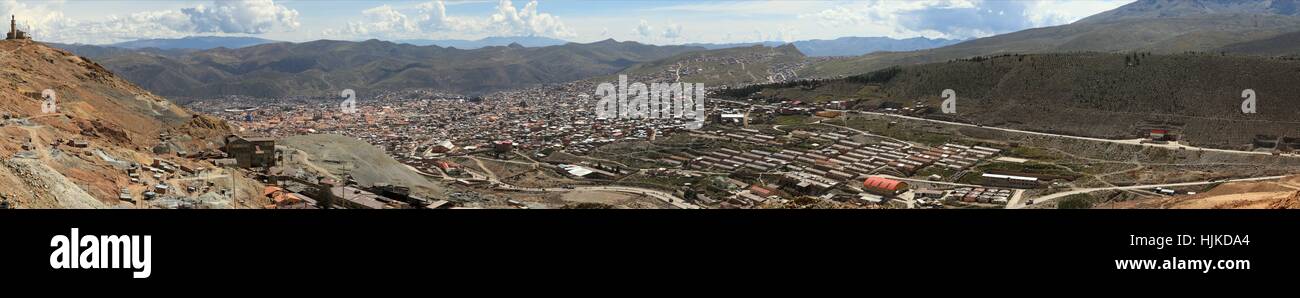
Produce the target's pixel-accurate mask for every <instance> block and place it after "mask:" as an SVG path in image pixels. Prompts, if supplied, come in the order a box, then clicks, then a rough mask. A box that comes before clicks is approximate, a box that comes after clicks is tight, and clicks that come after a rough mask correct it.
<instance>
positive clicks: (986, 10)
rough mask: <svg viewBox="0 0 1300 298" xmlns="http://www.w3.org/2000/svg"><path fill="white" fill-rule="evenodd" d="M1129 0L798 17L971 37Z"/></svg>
mask: <svg viewBox="0 0 1300 298" xmlns="http://www.w3.org/2000/svg"><path fill="white" fill-rule="evenodd" d="M1132 1H1133V0H1093V1H1067V0H1025V1H994V0H917V1H882V0H875V1H866V2H858V3H851V4H847V5H837V6H835V7H832V8H828V9H824V10H822V11H819V12H816V13H811V14H803V15H801V16H800V17H801V18H805V19H814V20H816V21H817V22H818V23H819V24H821V25H822V26H823V27H828V28H841V27H845V26H852V27H855V28H859V29H860V30H859V31H868V32H872V33H875V34H878V35H881V36H890V37H914V36H925V37H945V38H972V37H985V36H990V35H995V34H1002V33H1008V32H1014V31H1019V30H1023V29H1028V28H1034V27H1043V26H1055V25H1062V24H1068V23H1072V22H1074V21H1077V20H1079V19H1081V18H1084V17H1087V16H1090V15H1093V14H1096V13H1099V12H1103V11H1106V10H1110V9H1114V8H1116V7H1119V6H1122V5H1124V4H1126V3H1129V2H1132Z"/></svg>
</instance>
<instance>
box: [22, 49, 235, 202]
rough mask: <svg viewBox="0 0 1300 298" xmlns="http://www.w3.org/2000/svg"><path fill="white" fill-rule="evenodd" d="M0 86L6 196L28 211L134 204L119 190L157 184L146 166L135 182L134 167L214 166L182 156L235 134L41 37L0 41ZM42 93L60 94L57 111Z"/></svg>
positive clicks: (131, 190)
mask: <svg viewBox="0 0 1300 298" xmlns="http://www.w3.org/2000/svg"><path fill="white" fill-rule="evenodd" d="M0 85H3V86H4V87H3V88H0V117H2V118H3V119H2V121H0V160H2V162H0V185H4V187H0V195H3V196H4V197H5V199H6V200H9V201H10V202H12V203H15V204H16V205H17V206H19V207H22V208H102V207H117V206H129V204H128V203H125V202H123V201H121V200H119V199H118V198H119V196H121V192H122V189H124V188H126V189H127V190H128V191H127V192H128V193H130V194H131V196H132V197H134V198H139V197H140V196H139V194H140V193H142V192H143V191H145V190H146V189H147V188H148V187H151V186H154V185H157V184H150V185H144V184H145V183H143V182H154V181H152V179H151V178H152V177H148V176H151V174H152V173H149V174H145V173H148V172H145V173H142V174H141V175H142V176H146V177H144V178H145V180H146V181H143V182H142V183H131V182H130V181H129V180H130V179H129V177H128V175H127V173H126V169H127V168H128V167H130V166H131V164H133V163H136V164H141V165H149V164H151V163H152V162H153V161H154V160H155V159H163V160H167V161H169V162H172V163H175V164H176V165H178V166H185V167H189V168H201V167H211V165H210V164H207V162H201V161H193V160H188V159H184V158H181V157H177V154H176V152H200V151H204V150H215V149H216V148H217V146H219V144H218V143H217V142H219V138H220V136H223V135H225V134H227V133H229V129H228V127H227V126H226V125H225V124H224V123H223V122H221V121H219V120H215V119H213V118H210V117H206V116H201V115H197V114H194V113H191V112H190V111H187V110H185V109H184V108H181V107H179V106H177V105H173V104H171V103H170V102H168V101H167V99H165V98H162V97H159V96H156V95H154V94H152V93H150V92H148V91H146V90H144V89H141V88H140V87H137V86H136V85H134V84H131V83H130V82H128V81H127V80H125V79H123V78H121V77H118V76H117V75H115V74H113V73H112V72H110V71H108V70H107V69H105V68H104V67H103V66H101V65H100V64H98V63H96V62H94V61H90V60H89V59H86V58H82V57H79V56H76V55H73V54H72V53H69V52H67V51H64V50H60V49H56V48H51V47H48V46H46V45H44V44H42V43H39V42H34V41H29V40H5V41H0ZM45 90H49V91H45ZM42 92H46V93H52V94H53V95H54V96H53V98H54V103H55V104H54V105H53V107H55V109H54V110H53V111H46V110H43V109H42V105H43V104H44V103H45V102H46V101H45V99H43V98H42ZM155 152H159V154H155ZM166 178H167V177H163V178H162V179H160V180H166ZM157 182H158V183H162V184H167V183H169V182H168V181H157ZM173 186H180V185H173ZM196 195H197V194H196Z"/></svg>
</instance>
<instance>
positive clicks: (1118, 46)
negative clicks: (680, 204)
mask: <svg viewBox="0 0 1300 298" xmlns="http://www.w3.org/2000/svg"><path fill="white" fill-rule="evenodd" d="M1296 3H1297V0H1269V1H1255V0H1242V1H1239V0H1143V1H1137V2H1134V3H1131V4H1128V5H1125V6H1122V7H1119V8H1116V9H1114V10H1111V11H1107V12H1103V13H1100V14H1097V15H1094V16H1091V17H1088V18H1085V19H1083V20H1080V21H1078V22H1074V23H1071V24H1067V25H1061V26H1054V27H1043V28H1033V29H1028V30H1023V31H1018V32H1013V33H1007V34H1002V35H996V36H990V37H986V38H980V39H974V40H970V41H966V42H962V43H958V44H955V45H951V46H947V47H942V48H937V49H930V50H921V51H910V52H889V53H877V54H871V55H865V56H861V57H858V58H855V59H850V60H844V61H827V62H823V63H818V64H816V65H813V66H812V67H811V68H810V69H809V70H807V71H805V72H808V73H809V74H816V75H820V76H836V75H854V74H860V73H865V72H868V71H873V70H878V69H883V68H886V67H890V66H896V65H907V64H920V63H931V62H942V61H948V60H952V59H964V58H969V57H975V56H990V55H1001V54H1029V53H1069V52H1084V51H1087V52H1152V53H1164V54H1172V53H1183V52H1188V51H1200V52H1212V51H1218V50H1219V49H1220V48H1223V47H1226V46H1229V45H1233V44H1237V43H1244V42H1250V41H1255V40H1263V39H1269V38H1273V37H1275V36H1278V35H1280V34H1285V33H1289V32H1294V31H1297V30H1300V14H1298V13H1297V12H1296V8H1295V7H1296Z"/></svg>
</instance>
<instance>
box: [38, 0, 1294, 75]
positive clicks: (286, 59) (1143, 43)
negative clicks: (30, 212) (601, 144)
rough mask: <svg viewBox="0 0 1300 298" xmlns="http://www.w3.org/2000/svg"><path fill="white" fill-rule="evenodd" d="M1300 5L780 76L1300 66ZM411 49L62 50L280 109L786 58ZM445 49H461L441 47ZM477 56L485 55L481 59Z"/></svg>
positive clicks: (1206, 12) (807, 56)
mask: <svg viewBox="0 0 1300 298" xmlns="http://www.w3.org/2000/svg"><path fill="white" fill-rule="evenodd" d="M1298 1H1300V0H1267V1H1242V0H1178V1H1171V0H1141V1H1136V2H1133V3H1130V4H1127V5H1124V6H1122V7H1119V8H1117V9H1114V10H1111V11H1107V12H1103V13H1099V14H1096V15H1093V16H1090V17H1087V18H1084V19H1082V20H1080V21H1077V22H1074V23H1071V24H1066V25H1060V26H1052V27H1043V28H1033V29H1027V30H1023V31H1018V32H1013V33H1007V34H1001V35H995V36H990V37H985V38H979V39H973V40H966V41H955V40H945V39H925V38H912V39H903V40H895V39H888V38H862V37H846V38H839V39H835V40H809V41H798V42H794V43H791V44H792V45H793V48H794V50H795V51H796V52H799V54H798V55H797V56H798V57H799V58H798V59H802V62H801V63H795V62H792V61H784V60H782V61H784V62H781V63H778V64H779V66H781V67H782V70H781V72H786V73H795V74H797V75H796V76H795V77H799V78H809V77H839V76H848V75H856V74H862V73H867V72H871V71H874V70H879V69H884V68H888V67H892V66H900V65H913V64H923V63H933V62H944V61H952V60H957V59H967V58H971V57H977V56H995V55H1006V54H1033V53H1070V52H1106V53H1138V52H1140V53H1154V54H1172V53H1184V52H1212V53H1223V54H1241V55H1268V56H1279V55H1295V54H1300V52H1297V49H1300V35H1297V34H1300V33H1297V32H1300V16H1298V12H1297V9H1296V6H1297V2H1298ZM507 41H508V43H507ZM406 42H407V43H392V42H384V41H377V40H370V41H363V42H352V41H327V40H321V41H313V42H306V43H266V44H260V45H254V46H247V47H241V48H230V47H225V48H211V49H180V48H176V47H168V48H167V49H163V48H158V47H149V48H138V49H123V48H118V47H101V46H86V45H56V46H60V47H64V48H65V49H68V50H71V51H73V52H75V53H78V54H80V55H83V56H86V57H89V58H91V59H96V60H98V61H100V62H101V63H103V65H105V66H106V67H108V68H109V69H111V70H113V71H115V72H117V73H118V74H119V75H121V76H123V77H125V78H127V79H128V80H131V81H132V82H136V83H137V84H139V85H141V86H142V87H145V88H147V89H149V90H151V91H154V92H155V93H158V94H161V95H166V96H173V97H207V96H222V95H248V96H260V97H278V96H289V95H321V94H331V93H335V92H334V91H331V90H335V89H341V88H352V89H368V88H436V89H443V90H446V91H451V92H462V93H482V92H491V91H495V90H503V89H510V88H516V87H521V86H528V85H533V84H542V83H554V82H564V81H571V80H579V79H584V78H590V77H597V76H605V75H610V74H614V73H618V72H621V71H625V70H628V69H633V68H634V66H636V65H638V64H643V63H644V64H647V65H645V66H641V67H635V69H642V70H646V69H653V70H655V71H662V70H664V69H656V68H654V67H652V66H661V67H668V66H672V63H666V62H665V61H658V60H660V59H669V58H672V59H679V58H682V57H677V56H678V55H681V54H685V53H688V52H699V53H698V55H695V56H694V57H708V59H712V60H715V61H723V60H726V59H722V58H723V57H727V56H729V55H730V56H733V58H736V59H732V60H733V61H746V59H741V58H742V57H740V56H739V55H752V53H749V51H744V50H742V51H729V50H730V49H734V48H749V47H753V46H759V47H766V48H769V49H775V48H776V47H778V46H780V45H782V44H784V43H779V42H762V43H741V44H689V45H683V46H656V45H646V44H639V43H635V42H614V41H612V40H607V41H602V42H596V43H589V44H579V43H567V42H564V41H561V40H555V39H548V38H532V37H526V38H519V37H503V38H487V39H482V40H477V41H406ZM438 42H443V44H446V45H450V46H452V47H444V46H439V45H436V44H437V43H438ZM455 43H461V44H460V45H454V44H455ZM502 43H505V44H504V45H501V44H502ZM557 43H563V44H559V45H555V44H557ZM136 44H146V43H136ZM415 44H431V45H429V46H417V45H415ZM462 46H464V47H465V48H464V49H462V48H461V47H462ZM476 46H483V47H478V48H473V49H469V48H472V47H476ZM453 47H454V48H453ZM780 52H782V53H785V52H786V51H784V50H783V51H780ZM827 56H836V57H827ZM782 59H784V58H782ZM773 65H776V64H773ZM769 66H771V65H769ZM709 69H713V70H716V71H722V72H727V73H707V72H708V71H704V73H701V72H700V71H698V69H697V71H696V72H694V73H692V74H690V75H691V76H696V77H709V78H717V79H719V80H722V81H725V82H726V83H728V84H745V83H764V82H768V81H771V80H772V79H771V78H769V77H768V76H770V75H776V73H766V74H765V73H761V72H757V73H756V72H751V71H749V70H747V71H746V72H747V74H743V75H742V76H736V75H737V74H740V73H737V72H736V71H735V69H731V68H730V67H711V68H709ZM755 71H757V70H755ZM728 78H729V79H728Z"/></svg>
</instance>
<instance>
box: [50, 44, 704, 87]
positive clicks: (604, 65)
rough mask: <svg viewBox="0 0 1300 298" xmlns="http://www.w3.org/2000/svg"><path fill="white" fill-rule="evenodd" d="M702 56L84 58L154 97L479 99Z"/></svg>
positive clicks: (413, 51) (217, 53) (463, 53)
mask: <svg viewBox="0 0 1300 298" xmlns="http://www.w3.org/2000/svg"><path fill="white" fill-rule="evenodd" d="M81 50H104V49H96V48H84V47H83V48H82V49H81ZM700 50H704V49H703V48H699V47H685V46H654V45H645V44H640V43H636V42H618V41H614V40H612V39H611V40H604V41H600V42H595V43H588V44H578V43H568V44H565V45H560V46H550V47H538V48H528V47H522V46H506V47H486V48H480V49H474V50H463V49H455V48H443V47H438V46H414V45H409V44H396V43H392V42H387V41H380V40H368V41H364V42H353V41H336V40H318V41H312V42H305V43H271V44H263V45H257V46H250V47H244V48H238V49H229V48H216V49H211V50H204V51H193V52H187V53H183V54H180V55H175V56H169V55H164V54H159V53H157V52H150V51H115V52H112V51H113V50H111V49H109V50H106V51H110V52H112V53H111V54H109V55H106V56H100V57H92V59H96V60H97V61H99V62H100V63H103V64H104V65H106V66H107V67H108V68H109V69H112V70H113V71H114V72H116V73H117V74H118V75H120V76H122V77H125V78H127V79H128V80H130V81H132V82H136V83H137V84H139V85H140V86H142V87H144V88H146V89H149V90H151V91H153V92H155V93H157V94H160V95H166V96H171V97H176V98H199V97H217V96H226V95H244V96H253V97H264V98H274V97H285V96H335V95H337V94H338V92H339V90H343V89H354V90H356V91H357V92H359V93H362V94H364V93H365V92H366V91H368V90H375V89H406V88H432V89H439V90H445V91H450V92H458V93H467V94H477V93H484V92H491V91H497V90H505V89H512V88H519V87H525V86H530V85H536V84H546V83H561V82H569V81H575V80H580V79H585V78H590V77H594V76H601V75H608V74H614V73H616V72H618V71H620V70H623V69H625V68H627V67H629V66H632V65H635V64H638V63H644V62H649V61H655V60H659V59H664V58H668V57H672V56H674V55H677V54H681V53H684V52H689V51H700ZM73 51H74V52H75V51H76V50H75V49H74V50H73Z"/></svg>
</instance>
